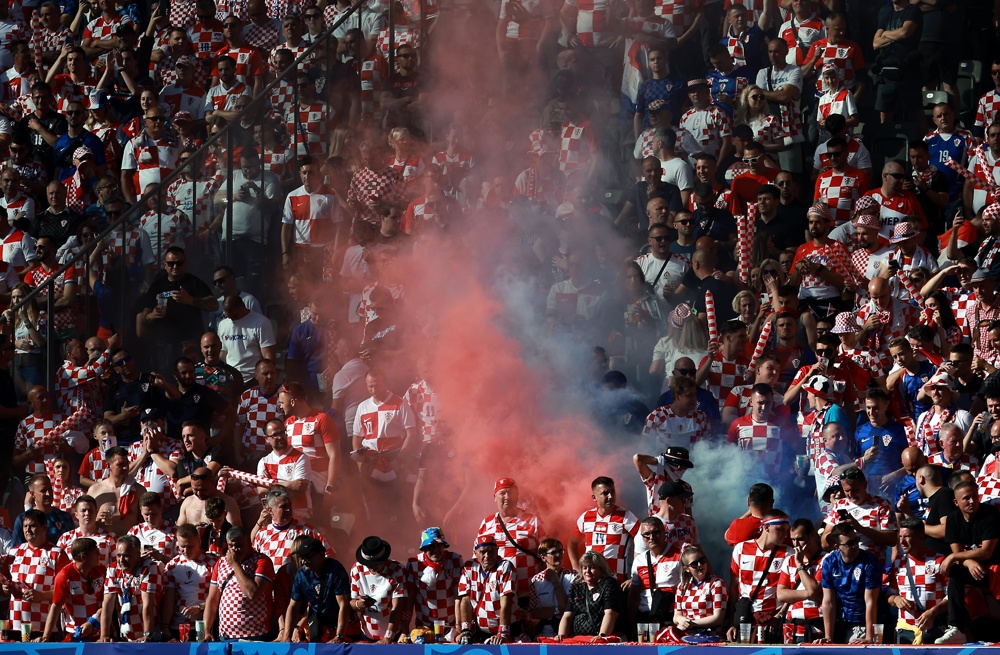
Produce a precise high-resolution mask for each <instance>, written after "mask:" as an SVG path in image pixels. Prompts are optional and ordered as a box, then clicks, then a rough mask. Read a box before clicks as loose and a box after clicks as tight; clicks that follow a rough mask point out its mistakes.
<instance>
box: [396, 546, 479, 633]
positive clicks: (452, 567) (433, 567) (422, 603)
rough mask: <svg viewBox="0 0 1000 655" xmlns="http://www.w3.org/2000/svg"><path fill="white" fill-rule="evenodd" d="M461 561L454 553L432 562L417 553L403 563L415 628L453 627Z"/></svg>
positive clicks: (423, 554)
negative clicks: (404, 564)
mask: <svg viewBox="0 0 1000 655" xmlns="http://www.w3.org/2000/svg"><path fill="white" fill-rule="evenodd" d="M464 566H465V562H464V560H463V559H462V556H461V555H459V554H458V553H453V552H451V551H445V559H444V561H443V562H433V561H431V559H430V558H429V557H428V556H427V553H425V552H421V553H420V554H419V555H417V556H416V557H411V558H410V559H409V561H407V562H406V575H407V582H408V583H409V585H410V597H411V598H412V599H413V605H414V610H415V611H416V625H418V626H425V627H426V626H433V625H434V621H444V622H445V624H446V625H449V626H454V625H455V605H456V603H457V602H458V581H459V579H461V577H462V569H463V568H464Z"/></svg>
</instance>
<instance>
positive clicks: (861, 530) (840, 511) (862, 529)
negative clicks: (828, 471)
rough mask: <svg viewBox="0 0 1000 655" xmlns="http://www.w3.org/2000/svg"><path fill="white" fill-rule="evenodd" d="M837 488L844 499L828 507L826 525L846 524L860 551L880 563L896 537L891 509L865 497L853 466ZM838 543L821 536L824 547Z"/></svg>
mask: <svg viewBox="0 0 1000 655" xmlns="http://www.w3.org/2000/svg"><path fill="white" fill-rule="evenodd" d="M840 485H841V487H842V488H843V490H844V497H843V498H841V499H839V500H837V501H835V502H834V503H832V504H831V505H830V511H829V513H828V514H827V516H826V523H827V525H840V524H843V523H846V524H848V525H849V527H850V528H851V532H852V533H854V532H856V533H857V534H858V535H859V537H860V539H861V547H862V548H863V549H865V550H868V551H871V552H872V553H873V554H874V555H875V556H876V558H877V560H878V561H880V562H881V561H884V559H885V549H886V548H892V547H893V546H894V545H895V544H896V540H897V538H898V535H899V531H898V529H897V528H896V514H895V512H894V511H893V509H892V505H890V504H889V502H888V501H887V500H886V499H885V498H880V497H879V496H873V495H871V494H870V493H868V480H867V479H866V477H865V474H864V473H863V472H862V471H861V469H859V468H858V467H856V466H852V467H850V468H848V469H847V470H845V471H844V472H842V473H841V474H840ZM845 541H846V540H845ZM838 543H839V542H838V541H837V540H836V539H835V538H834V537H833V535H832V534H828V533H824V535H823V545H824V546H826V547H828V548H830V547H833V546H837V545H838ZM823 588H824V589H825V588H826V583H825V582H824V585H823ZM824 600H825V599H824Z"/></svg>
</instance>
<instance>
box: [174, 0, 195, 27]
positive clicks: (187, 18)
mask: <svg viewBox="0 0 1000 655" xmlns="http://www.w3.org/2000/svg"><path fill="white" fill-rule="evenodd" d="M197 8H198V3H196V2H195V1H194V0H173V1H172V2H171V3H170V13H169V14H167V17H168V18H169V19H170V25H171V26H173V27H183V28H184V29H189V28H191V27H193V26H194V25H195V23H197V22H198V14H197V11H196V10H197Z"/></svg>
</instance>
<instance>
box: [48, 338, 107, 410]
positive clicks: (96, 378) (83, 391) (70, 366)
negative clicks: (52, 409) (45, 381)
mask: <svg viewBox="0 0 1000 655" xmlns="http://www.w3.org/2000/svg"><path fill="white" fill-rule="evenodd" d="M110 357H111V351H110V350H105V351H104V352H103V353H101V356H100V357H98V358H97V359H96V360H94V361H93V362H87V363H86V364H84V365H83V366H77V365H76V364H74V363H73V362H71V361H70V360H68V359H67V360H64V361H63V365H62V366H60V367H59V370H58V373H57V374H56V400H57V406H58V407H59V411H60V412H62V413H64V414H69V413H72V412H73V411H74V410H76V409H77V408H79V407H80V406H81V405H84V404H87V403H91V407H93V406H95V405H96V406H97V407H100V401H101V393H100V392H101V384H100V379H101V376H102V375H104V372H105V371H106V370H107V368H108V361H109V358H110Z"/></svg>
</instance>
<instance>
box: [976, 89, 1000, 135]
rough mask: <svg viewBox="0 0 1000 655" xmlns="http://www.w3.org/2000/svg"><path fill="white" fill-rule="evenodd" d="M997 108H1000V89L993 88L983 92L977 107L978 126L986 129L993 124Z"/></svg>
mask: <svg viewBox="0 0 1000 655" xmlns="http://www.w3.org/2000/svg"><path fill="white" fill-rule="evenodd" d="M997 110H1000V91H997V90H996V89H993V90H991V91H987V92H986V93H984V94H983V97H982V98H980V99H979V104H978V105H977V107H976V127H981V128H983V129H984V130H985V129H986V128H987V127H989V126H990V125H992V124H993V119H994V118H996V115H997Z"/></svg>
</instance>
